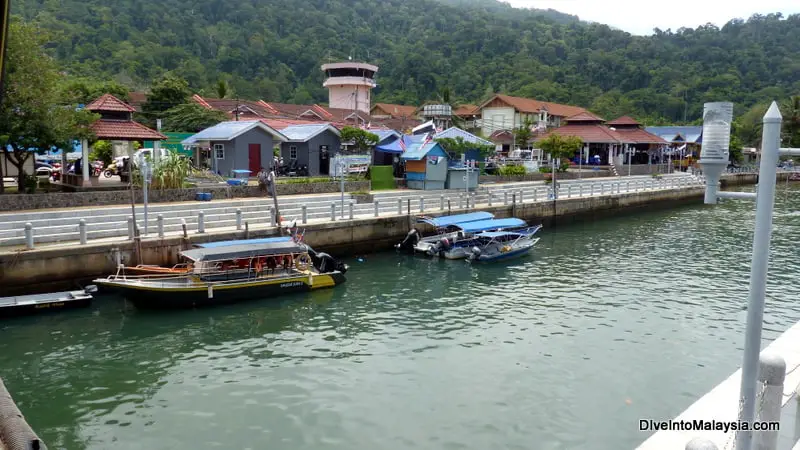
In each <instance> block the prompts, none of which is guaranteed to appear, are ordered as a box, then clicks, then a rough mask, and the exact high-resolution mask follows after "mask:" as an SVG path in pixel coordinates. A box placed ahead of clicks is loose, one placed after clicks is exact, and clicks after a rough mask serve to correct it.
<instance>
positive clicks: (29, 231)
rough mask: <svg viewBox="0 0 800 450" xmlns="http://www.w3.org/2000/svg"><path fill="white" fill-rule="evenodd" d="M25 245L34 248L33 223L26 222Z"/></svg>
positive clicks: (29, 248)
mask: <svg viewBox="0 0 800 450" xmlns="http://www.w3.org/2000/svg"><path fill="white" fill-rule="evenodd" d="M25 247H27V248H28V250H33V225H31V224H30V223H26V224H25Z"/></svg>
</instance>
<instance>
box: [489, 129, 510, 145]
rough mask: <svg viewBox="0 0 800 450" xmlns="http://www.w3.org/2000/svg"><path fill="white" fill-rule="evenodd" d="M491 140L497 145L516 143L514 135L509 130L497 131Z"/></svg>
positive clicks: (490, 137) (491, 136)
mask: <svg viewBox="0 0 800 450" xmlns="http://www.w3.org/2000/svg"><path fill="white" fill-rule="evenodd" d="M489 140H490V141H492V142H496V143H505V142H508V143H511V142H513V141H514V134H513V133H512V132H511V131H509V130H497V131H495V132H494V133H492V134H491V135H490V136H489Z"/></svg>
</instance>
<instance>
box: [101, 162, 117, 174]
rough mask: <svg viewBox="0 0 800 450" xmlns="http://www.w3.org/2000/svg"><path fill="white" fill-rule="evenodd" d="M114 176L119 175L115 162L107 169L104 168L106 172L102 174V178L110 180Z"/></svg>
mask: <svg viewBox="0 0 800 450" xmlns="http://www.w3.org/2000/svg"><path fill="white" fill-rule="evenodd" d="M114 175H119V167H117V163H116V161H114V162H112V163H111V164H109V165H108V167H106V170H105V171H104V172H103V176H105V177H106V178H111V177H112V176H114Z"/></svg>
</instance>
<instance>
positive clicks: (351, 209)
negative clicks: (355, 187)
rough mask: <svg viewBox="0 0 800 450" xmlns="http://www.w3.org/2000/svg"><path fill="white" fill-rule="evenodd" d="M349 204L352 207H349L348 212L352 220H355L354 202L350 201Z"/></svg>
mask: <svg viewBox="0 0 800 450" xmlns="http://www.w3.org/2000/svg"><path fill="white" fill-rule="evenodd" d="M349 206H350V209H349V211H348V213H349V216H350V220H353V202H350V205H349Z"/></svg>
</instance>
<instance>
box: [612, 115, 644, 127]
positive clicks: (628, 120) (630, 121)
mask: <svg viewBox="0 0 800 450" xmlns="http://www.w3.org/2000/svg"><path fill="white" fill-rule="evenodd" d="M608 125H609V126H612V127H619V126H631V125H636V126H639V125H640V123H639V122H637V121H636V119H634V118H633V117H630V116H622V117H617V118H616V119H614V120H612V121H611V122H608Z"/></svg>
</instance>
